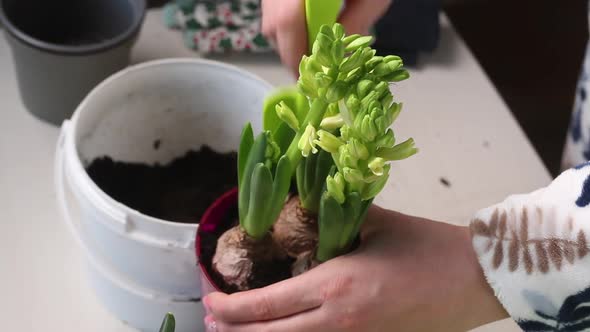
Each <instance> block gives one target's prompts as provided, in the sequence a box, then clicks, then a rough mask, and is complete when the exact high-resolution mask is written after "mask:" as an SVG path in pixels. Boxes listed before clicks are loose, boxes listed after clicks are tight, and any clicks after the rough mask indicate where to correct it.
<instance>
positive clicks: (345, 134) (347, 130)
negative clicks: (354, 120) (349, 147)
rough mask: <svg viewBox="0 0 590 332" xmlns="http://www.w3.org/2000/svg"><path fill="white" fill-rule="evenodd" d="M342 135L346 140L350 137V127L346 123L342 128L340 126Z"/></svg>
mask: <svg viewBox="0 0 590 332" xmlns="http://www.w3.org/2000/svg"><path fill="white" fill-rule="evenodd" d="M340 137H342V139H343V140H344V141H345V142H346V141H348V140H349V139H350V127H349V126H347V125H344V126H343V127H342V128H340Z"/></svg>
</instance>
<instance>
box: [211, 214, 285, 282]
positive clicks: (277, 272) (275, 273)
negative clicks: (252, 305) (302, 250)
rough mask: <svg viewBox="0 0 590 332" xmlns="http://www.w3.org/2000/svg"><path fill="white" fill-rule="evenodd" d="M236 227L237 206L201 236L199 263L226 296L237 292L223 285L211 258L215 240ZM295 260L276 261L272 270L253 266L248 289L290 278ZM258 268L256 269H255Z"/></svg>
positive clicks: (215, 245) (215, 243)
mask: <svg viewBox="0 0 590 332" xmlns="http://www.w3.org/2000/svg"><path fill="white" fill-rule="evenodd" d="M237 225H238V208H237V206H236V207H234V208H233V209H231V210H230V211H229V212H228V214H227V216H226V217H225V219H224V221H223V223H222V224H220V225H219V226H218V227H217V228H216V229H215V231H213V232H210V233H206V232H203V233H202V234H201V257H200V261H201V263H202V264H203V265H204V266H205V268H206V269H207V272H208V273H209V276H210V277H211V279H212V280H213V282H214V283H215V284H216V285H217V287H219V289H220V290H221V291H223V292H224V293H226V294H232V293H235V292H237V290H236V289H235V287H232V286H229V285H227V284H226V283H225V281H224V280H223V278H222V277H221V276H220V275H219V274H218V273H217V272H215V271H213V269H212V261H213V256H214V255H215V250H216V248H217V240H218V239H219V238H220V237H221V235H222V234H223V233H225V232H226V231H227V230H228V229H230V228H232V227H235V226H237ZM294 261H295V260H294V259H292V258H287V259H283V260H278V261H276V262H274V263H273V264H272V268H268V266H264V267H263V268H260V267H259V265H255V267H254V273H253V276H254V277H253V278H252V280H250V289H255V288H262V287H266V286H269V285H272V284H274V283H277V282H279V281H282V280H286V279H289V278H291V265H292V264H293V262H294ZM257 267H258V268H257Z"/></svg>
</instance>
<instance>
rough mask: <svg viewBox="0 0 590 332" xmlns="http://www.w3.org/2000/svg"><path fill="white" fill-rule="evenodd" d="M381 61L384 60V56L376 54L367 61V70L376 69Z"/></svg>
mask: <svg viewBox="0 0 590 332" xmlns="http://www.w3.org/2000/svg"><path fill="white" fill-rule="evenodd" d="M381 62H383V57H382V56H375V57H373V58H372V59H371V60H369V61H367V62H366V63H365V68H367V71H371V70H373V69H375V67H377V65H379V64H380V63H381Z"/></svg>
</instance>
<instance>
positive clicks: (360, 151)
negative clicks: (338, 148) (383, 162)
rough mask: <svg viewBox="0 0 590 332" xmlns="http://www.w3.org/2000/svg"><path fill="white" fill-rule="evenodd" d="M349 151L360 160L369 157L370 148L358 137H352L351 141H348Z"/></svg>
mask: <svg viewBox="0 0 590 332" xmlns="http://www.w3.org/2000/svg"><path fill="white" fill-rule="evenodd" d="M348 153H350V154H351V155H352V156H353V157H355V158H356V159H360V160H366V159H367V158H369V150H368V149H367V147H366V146H365V145H364V144H363V143H361V141H359V140H358V139H356V138H351V139H350V142H349V143H348Z"/></svg>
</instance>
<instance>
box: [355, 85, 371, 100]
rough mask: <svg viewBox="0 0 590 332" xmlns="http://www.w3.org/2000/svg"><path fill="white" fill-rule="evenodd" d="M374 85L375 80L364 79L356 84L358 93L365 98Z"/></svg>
mask: <svg viewBox="0 0 590 332" xmlns="http://www.w3.org/2000/svg"><path fill="white" fill-rule="evenodd" d="M374 87H375V83H373V81H370V80H362V81H360V82H359V83H358V84H357V85H356V93H357V94H358V96H359V97H360V98H361V99H363V98H364V97H365V96H366V95H367V94H368V93H369V92H370V91H371V90H373V88H374Z"/></svg>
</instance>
